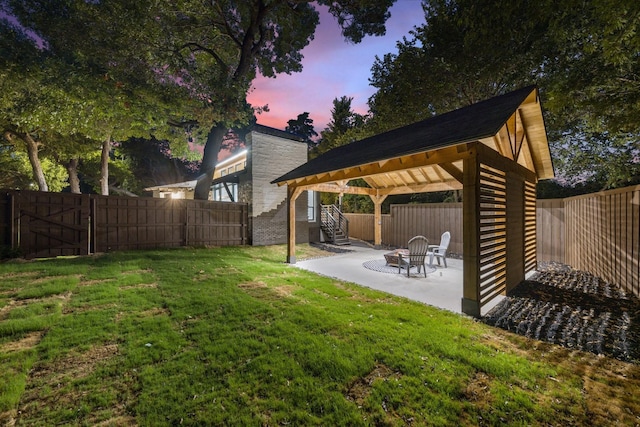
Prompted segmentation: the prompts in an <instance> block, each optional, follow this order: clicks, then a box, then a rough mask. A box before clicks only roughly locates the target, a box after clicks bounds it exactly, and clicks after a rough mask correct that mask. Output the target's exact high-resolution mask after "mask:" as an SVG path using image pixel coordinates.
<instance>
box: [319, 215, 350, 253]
mask: <svg viewBox="0 0 640 427" xmlns="http://www.w3.org/2000/svg"><path fill="white" fill-rule="evenodd" d="M321 208H322V209H321V210H320V227H321V228H322V231H323V232H324V234H325V236H327V239H328V240H329V241H330V242H331V243H333V244H334V245H341V246H342V245H350V244H351V242H349V220H348V219H347V217H345V216H344V215H343V214H342V212H340V209H339V208H338V207H337V206H336V205H322V206H321Z"/></svg>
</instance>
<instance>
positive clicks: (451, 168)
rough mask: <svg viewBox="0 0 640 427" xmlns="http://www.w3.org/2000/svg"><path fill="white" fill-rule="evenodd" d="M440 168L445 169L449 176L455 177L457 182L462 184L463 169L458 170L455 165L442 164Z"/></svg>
mask: <svg viewBox="0 0 640 427" xmlns="http://www.w3.org/2000/svg"><path fill="white" fill-rule="evenodd" d="M440 167H441V168H442V169H444V171H445V172H447V173H448V174H449V175H451V176H452V177H453V179H455V180H456V181H458V182H459V183H460V184H462V177H463V172H462V169H458V168H457V167H456V166H455V165H454V164H453V163H441V164H440Z"/></svg>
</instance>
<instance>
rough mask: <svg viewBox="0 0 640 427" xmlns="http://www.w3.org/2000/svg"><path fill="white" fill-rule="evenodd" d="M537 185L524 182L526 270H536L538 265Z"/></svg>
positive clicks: (526, 271)
mask: <svg viewBox="0 0 640 427" xmlns="http://www.w3.org/2000/svg"><path fill="white" fill-rule="evenodd" d="M537 216H538V215H537V204H536V185H535V184H534V183H532V182H528V181H525V183H524V271H525V273H528V272H531V271H534V270H535V269H536V268H537V267H538V257H537V255H538V251H537V248H538V239H537V229H538V227H537Z"/></svg>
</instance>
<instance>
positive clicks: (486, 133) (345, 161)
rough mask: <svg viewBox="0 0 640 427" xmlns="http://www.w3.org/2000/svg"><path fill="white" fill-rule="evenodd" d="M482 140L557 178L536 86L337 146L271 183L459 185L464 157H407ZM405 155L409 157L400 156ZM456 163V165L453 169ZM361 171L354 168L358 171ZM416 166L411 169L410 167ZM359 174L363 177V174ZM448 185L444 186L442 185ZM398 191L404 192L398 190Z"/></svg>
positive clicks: (539, 173)
mask: <svg viewBox="0 0 640 427" xmlns="http://www.w3.org/2000/svg"><path fill="white" fill-rule="evenodd" d="M476 141H480V142H482V143H484V144H485V145H488V146H489V147H491V148H493V149H494V150H496V151H498V152H499V153H500V154H502V155H503V156H505V157H510V158H511V159H515V160H516V161H518V163H521V164H523V166H525V167H527V168H528V169H530V170H532V171H534V172H535V173H536V174H537V177H538V178H539V179H545V178H551V177H553V166H552V164H551V155H550V152H549V147H548V142H547V138H546V132H545V127H544V120H543V118H542V110H541V107H540V102H539V98H538V90H537V88H536V87H535V86H528V87H524V88H521V89H519V90H516V91H513V92H510V93H507V94H505V95H501V96H497V97H494V98H491V99H488V100H486V101H482V102H478V103H476V104H473V105H470V106H468V107H464V108H460V109H458V110H454V111H451V112H448V113H445V114H441V115H438V116H434V117H431V118H428V119H426V120H422V121H420V122H417V123H413V124H410V125H408V126H404V127H400V128H397V129H394V130H391V131H388V132H385V133H382V134H379V135H375V136H372V137H369V138H366V139H363V140H360V141H355V142H352V143H350V144H347V145H344V146H341V147H337V148H335V149H333V150H330V151H328V152H326V153H324V154H322V155H320V156H318V157H316V158H314V159H312V160H310V161H309V162H307V163H305V164H303V165H301V166H299V167H297V168H295V169H293V170H291V171H289V172H288V173H286V174H284V175H282V176H280V177H279V178H277V179H275V180H274V181H272V183H276V184H279V185H283V184H285V183H287V184H296V185H309V184H317V183H328V182H335V181H337V180H339V179H352V178H354V177H368V178H365V180H366V181H367V183H368V184H369V186H370V187H373V188H385V187H394V186H395V187H405V190H406V191H404V192H410V190H411V188H409V187H412V186H413V187H412V188H413V191H415V190H416V187H415V185H422V186H423V187H422V188H425V187H424V185H426V184H430V183H433V184H440V185H433V186H431V188H433V189H430V190H428V191H437V190H441V189H445V188H447V187H451V188H461V182H459V181H460V180H459V179H458V178H459V174H458V173H457V171H461V170H462V161H461V160H460V161H456V159H450V156H448V159H449V160H448V161H447V162H446V163H447V164H446V165H445V166H444V167H439V168H438V166H439V165H433V164H430V165H428V167H418V166H419V165H416V167H413V168H412V167H411V165H412V164H414V163H412V162H409V163H407V162H406V160H407V159H409V157H410V156H413V155H416V154H418V153H428V152H432V151H436V150H441V149H443V148H446V147H453V146H457V145H460V144H465V143H469V142H476ZM391 159H400V163H402V162H403V161H404V162H405V164H407V165H408V166H406V167H405V168H404V169H407V168H408V169H407V171H408V172H407V173H406V174H405V176H404V177H403V176H398V175H397V173H396V174H394V175H393V176H391V174H390V173H391V172H394V173H395V172H398V170H399V169H393V170H392V169H390V167H385V165H386V164H387V162H388V161H389V160H391ZM402 159H405V160H402ZM451 166H453V168H452V167H451ZM356 168H357V169H358V170H355V169H356ZM400 169H403V168H402V167H400ZM411 169H413V171H412V170H411ZM359 173H360V175H359ZM441 184H444V185H441ZM397 192H402V190H398V191H397Z"/></svg>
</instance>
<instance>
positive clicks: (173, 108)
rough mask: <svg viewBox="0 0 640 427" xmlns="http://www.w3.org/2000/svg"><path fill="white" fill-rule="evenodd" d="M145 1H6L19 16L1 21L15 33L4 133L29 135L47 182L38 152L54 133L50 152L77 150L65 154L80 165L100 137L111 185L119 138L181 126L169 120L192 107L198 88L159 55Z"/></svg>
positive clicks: (6, 54)
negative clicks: (167, 70) (166, 68)
mask: <svg viewBox="0 0 640 427" xmlns="http://www.w3.org/2000/svg"><path fill="white" fill-rule="evenodd" d="M143 3H144V2H135V3H129V2H124V1H116V0H114V1H109V2H90V3H87V2H65V3H60V2H58V1H53V0H14V1H12V0H7V1H5V2H3V3H2V6H3V8H5V7H6V10H5V13H9V14H11V15H12V16H13V17H14V18H16V19H17V20H18V22H19V25H15V24H13V23H11V22H9V21H8V20H7V19H4V20H3V22H2V23H0V27H1V30H2V31H3V34H6V35H9V36H10V37H7V38H6V39H5V38H3V43H2V44H1V45H0V48H1V49H2V65H3V68H4V69H5V70H6V72H5V73H3V74H2V75H1V76H0V79H1V80H2V81H1V82H0V83H1V84H2V85H5V86H9V85H10V86H11V87H12V89H13V90H12V91H10V92H8V93H5V100H6V101H8V102H5V103H3V107H4V108H3V109H2V111H0V116H1V119H2V120H3V121H4V128H5V129H4V135H5V137H6V138H7V139H11V140H12V141H14V142H17V141H18V140H21V141H24V142H25V144H26V148H27V152H28V153H29V157H30V159H31V163H32V165H33V168H34V172H35V175H36V177H38V183H39V186H40V188H41V189H42V190H45V191H46V190H47V186H46V182H45V181H44V179H43V177H42V173H41V171H39V169H41V168H40V167H39V165H38V158H37V154H38V152H39V151H42V150H45V149H46V147H45V141H49V142H50V141H58V142H60V143H61V145H57V146H56V147H51V148H50V149H49V152H50V153H57V154H60V152H65V154H70V153H68V152H70V151H73V156H72V157H70V158H62V157H60V156H59V155H58V160H59V161H60V162H61V163H62V164H65V166H66V167H67V169H68V170H69V172H70V174H71V175H73V173H74V169H75V166H76V165H77V164H78V162H79V156H82V155H91V153H93V152H94V151H95V150H96V148H97V147H99V146H101V152H102V156H101V158H102V161H101V175H102V177H101V192H102V194H108V191H109V176H108V160H109V155H110V151H111V144H112V142H113V141H114V140H115V141H118V140H125V139H127V138H129V137H132V136H147V137H148V136H150V135H151V134H152V133H153V134H155V135H159V136H164V137H170V136H171V135H172V134H177V135H179V134H180V132H177V133H176V132H173V131H172V129H171V126H170V124H172V123H180V118H181V117H182V116H184V115H186V114H185V113H184V112H185V109H184V105H185V104H189V103H190V101H189V99H190V97H189V95H190V93H189V90H188V89H187V88H186V87H184V86H183V85H182V84H181V83H180V82H179V81H178V80H176V79H174V78H172V77H173V76H166V75H165V74H164V73H163V69H162V67H161V66H160V65H159V63H158V62H157V61H155V59H156V58H157V54H156V53H155V51H154V50H153V47H154V46H156V45H157V43H150V40H153V39H154V38H155V36H154V33H153V31H154V30H155V27H154V26H153V25H149V24H148V22H149V21H150V19H149V18H150V16H149V15H148V13H149V9H148V8H146V6H149V5H148V4H143ZM138 6H139V7H138ZM151 13H153V11H151ZM151 21H152V20H151ZM4 42H6V43H4ZM16 42H17V43H16ZM192 104H193V103H191V105H190V107H193V105H192ZM193 111H194V110H193V109H191V110H189V114H190V115H193ZM182 137H183V139H184V132H182ZM65 141H67V142H65ZM74 141H83V144H80V145H78V144H75V143H74ZM96 142H97V144H96ZM73 144H75V146H74V147H73V148H72V149H71V147H67V148H68V149H66V148H64V147H65V146H67V145H73ZM184 144H185V145H186V142H185V143H184ZM70 181H72V182H73V181H74V178H73V177H72V176H70Z"/></svg>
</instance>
